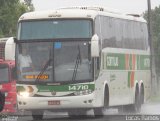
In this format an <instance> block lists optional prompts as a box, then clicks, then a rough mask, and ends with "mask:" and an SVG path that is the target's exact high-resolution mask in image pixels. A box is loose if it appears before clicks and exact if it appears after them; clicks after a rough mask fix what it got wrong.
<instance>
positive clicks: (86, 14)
mask: <svg viewBox="0 0 160 121" xmlns="http://www.w3.org/2000/svg"><path fill="white" fill-rule="evenodd" d="M97 15H103V16H110V17H114V18H120V19H127V20H133V21H139V22H146V21H145V20H144V19H143V18H142V17H139V16H138V15H135V14H122V13H119V12H117V11H115V10H111V9H107V8H104V7H68V8H60V9H55V10H50V11H35V12H29V13H25V14H23V15H22V16H21V17H20V18H19V21H21V20H30V19H51V18H92V19H94V18H95V17H96V16H97Z"/></svg>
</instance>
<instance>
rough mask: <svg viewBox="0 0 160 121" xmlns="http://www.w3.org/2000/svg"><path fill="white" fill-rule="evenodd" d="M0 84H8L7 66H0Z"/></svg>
mask: <svg viewBox="0 0 160 121" xmlns="http://www.w3.org/2000/svg"><path fill="white" fill-rule="evenodd" d="M0 77H1V78H0V83H3V82H9V74H8V66H7V65H4V64H0Z"/></svg>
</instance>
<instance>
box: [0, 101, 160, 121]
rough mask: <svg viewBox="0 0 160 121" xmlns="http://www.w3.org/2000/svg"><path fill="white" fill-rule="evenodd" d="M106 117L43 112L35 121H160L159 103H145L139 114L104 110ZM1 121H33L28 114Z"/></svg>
mask: <svg viewBox="0 0 160 121" xmlns="http://www.w3.org/2000/svg"><path fill="white" fill-rule="evenodd" d="M105 113H106V115H105V116H104V117H101V118H95V117H94V115H93V111H92V110H90V111H89V112H87V116H86V117H81V116H78V117H76V118H70V117H69V116H68V114H67V113H59V112H58V113H52V112H48V111H45V113H44V118H43V120H37V121H146V120H147V121H160V103H147V104H144V105H143V106H142V109H141V112H140V113H139V114H129V115H128V114H127V115H126V114H124V113H123V114H118V110H117V109H109V110H106V112H105ZM0 120H1V121H34V120H33V119H32V116H31V114H30V113H29V112H28V113H27V114H26V115H25V116H1V118H0Z"/></svg>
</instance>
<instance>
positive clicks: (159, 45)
mask: <svg viewBox="0 0 160 121" xmlns="http://www.w3.org/2000/svg"><path fill="white" fill-rule="evenodd" d="M144 18H145V19H146V20H147V21H148V12H147V11H146V12H145V13H144ZM151 24H152V41H153V48H154V56H155V64H156V67H157V68H156V70H157V74H158V75H160V64H159V62H160V6H159V7H156V8H155V9H153V10H152V11H151Z"/></svg>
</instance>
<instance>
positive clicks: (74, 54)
mask: <svg viewBox="0 0 160 121" xmlns="http://www.w3.org/2000/svg"><path fill="white" fill-rule="evenodd" d="M15 42H16V45H17V46H16V67H17V73H18V77H17V99H18V108H19V109H23V110H30V111H32V116H33V119H42V117H43V112H44V111H45V110H50V111H58V110H60V111H67V112H68V114H69V115H70V116H73V115H74V114H83V115H84V114H85V113H86V111H87V110H90V109H93V111H94V114H95V116H99V115H100V116H102V115H103V110H104V109H105V108H108V107H113V106H124V107H125V106H126V107H129V108H130V109H132V110H133V111H138V110H139V109H140V107H141V104H143V103H144V102H145V101H146V100H147V99H148V98H149V97H150V90H151V76H150V75H151V74H150V49H149V45H148V32H147V23H146V21H145V20H144V19H143V18H141V17H138V16H134V15H125V14H120V13H117V12H112V11H109V10H107V9H105V8H100V7H73V8H72V7H71V8H63V9H56V10H51V11H44V12H42V11H40V12H30V13H25V14H23V15H22V16H21V17H20V18H19V21H18V34H17V39H16V40H15ZM23 49H26V52H25V53H27V54H26V56H27V57H26V58H30V59H26V58H25V59H24V58H22V52H23ZM22 61H25V62H22ZM27 61H29V63H30V64H27V63H28V62H27ZM31 63H32V67H31ZM27 66H28V67H27Z"/></svg>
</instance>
